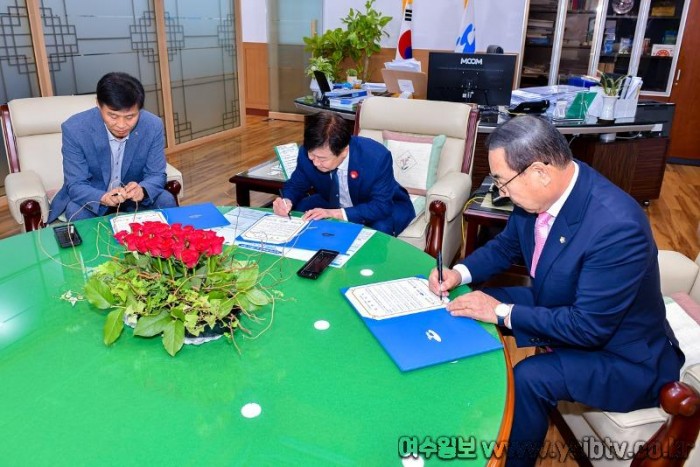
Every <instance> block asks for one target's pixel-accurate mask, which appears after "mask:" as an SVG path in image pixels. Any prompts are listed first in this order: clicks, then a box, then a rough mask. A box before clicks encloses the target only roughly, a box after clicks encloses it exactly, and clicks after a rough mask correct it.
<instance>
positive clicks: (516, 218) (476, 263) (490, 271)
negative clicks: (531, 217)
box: [462, 207, 528, 282]
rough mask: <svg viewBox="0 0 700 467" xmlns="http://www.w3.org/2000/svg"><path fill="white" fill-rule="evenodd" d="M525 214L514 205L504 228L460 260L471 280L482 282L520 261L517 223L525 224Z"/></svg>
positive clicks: (519, 236)
mask: <svg viewBox="0 0 700 467" xmlns="http://www.w3.org/2000/svg"><path fill="white" fill-rule="evenodd" d="M527 216H528V214H526V213H525V211H523V210H522V209H520V208H518V207H516V208H515V209H514V210H513V214H511V216H510V218H509V220H508V223H507V224H506V228H505V229H503V231H502V232H501V233H500V234H498V235H497V236H496V237H495V238H493V239H492V240H491V241H489V242H488V243H486V245H484V246H483V247H481V248H478V249H477V250H476V251H474V252H473V253H472V254H471V255H469V256H468V257H467V258H465V259H464V260H463V261H462V264H464V265H465V266H466V267H467V269H469V272H470V273H471V275H472V282H483V281H485V280H487V279H489V278H490V277H491V276H493V275H495V274H498V273H500V272H503V271H506V270H507V269H508V268H510V266H511V265H513V264H517V263H521V262H522V260H523V258H522V248H521V245H520V238H521V235H520V232H519V230H520V229H521V228H522V227H519V226H518V224H521V225H524V224H527V221H526V218H527Z"/></svg>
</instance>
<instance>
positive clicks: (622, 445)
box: [553, 250, 700, 467]
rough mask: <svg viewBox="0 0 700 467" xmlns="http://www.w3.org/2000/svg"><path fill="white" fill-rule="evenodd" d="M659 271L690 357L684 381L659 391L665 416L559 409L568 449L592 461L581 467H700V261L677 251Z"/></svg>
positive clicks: (663, 256) (663, 258) (664, 254)
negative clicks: (699, 446) (579, 447)
mask: <svg viewBox="0 0 700 467" xmlns="http://www.w3.org/2000/svg"><path fill="white" fill-rule="evenodd" d="M659 269H660V272H661V291H662V292H663V294H664V296H665V297H670V298H673V300H674V301H671V300H669V299H667V317H668V319H669V323H670V324H671V327H672V328H673V330H674V332H675V333H676V337H677V338H678V340H679V342H680V344H681V348H682V349H683V352H684V353H685V356H686V363H685V366H684V368H683V370H681V381H680V382H674V383H669V384H667V385H666V386H664V388H663V389H662V390H661V395H660V397H661V407H662V408H663V410H662V408H650V409H642V410H636V411H634V412H628V413H616V412H604V411H600V410H595V409H591V408H588V407H585V406H583V405H581V404H571V403H566V402H564V403H560V404H559V406H558V413H556V412H555V413H554V414H553V421H554V423H555V424H556V425H557V427H558V429H559V431H560V432H561V433H562V435H563V436H564V438H565V439H566V440H567V443H569V445H570V446H573V445H575V444H574V443H575V442H578V443H580V444H581V445H583V446H586V448H587V449H584V452H583V453H580V454H579V455H582V454H585V455H591V457H592V458H590V459H588V458H585V457H584V458H581V459H579V465H582V466H585V465H594V466H600V467H602V466H606V467H607V466H610V467H613V466H628V465H632V466H636V467H641V466H657V467H671V466H674V467H676V466H677V467H680V466H682V465H685V466H687V467H692V466H698V465H700V452H699V451H700V450H699V449H697V448H695V449H692V447H693V445H695V444H696V443H697V441H698V431H699V430H700V348H698V346H697V344H696V343H697V342H698V340H700V324H698V320H700V255H698V257H697V258H696V260H695V262H693V261H692V260H690V259H689V258H687V257H685V256H683V255H682V254H680V253H678V252H675V251H665V250H662V251H659ZM619 390H620V391H624V390H625V389H624V388H622V387H621V388H619ZM558 414H561V418H559V416H558ZM642 445H643V446H642ZM691 449H692V450H691ZM586 451H587V452H586ZM635 451H638V453H637V455H636V458H634V459H633V455H634V452H635ZM664 452H666V454H664ZM669 452H670V454H669ZM686 457H687V459H686Z"/></svg>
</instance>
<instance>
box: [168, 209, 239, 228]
mask: <svg viewBox="0 0 700 467" xmlns="http://www.w3.org/2000/svg"><path fill="white" fill-rule="evenodd" d="M161 212H162V213H163V215H164V216H165V220H166V221H167V222H168V224H170V225H172V224H178V223H179V224H182V225H191V226H192V227H194V228H196V229H210V228H212V227H222V226H224V225H229V224H230V222H229V221H228V220H227V219H226V218H225V217H224V215H223V214H221V212H219V210H218V209H217V208H216V206H214V204H212V203H202V204H191V205H189V206H180V207H177V208H165V209H161Z"/></svg>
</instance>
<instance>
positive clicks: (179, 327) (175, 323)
mask: <svg viewBox="0 0 700 467" xmlns="http://www.w3.org/2000/svg"><path fill="white" fill-rule="evenodd" d="M184 343H185V325H184V323H183V322H182V321H180V320H177V319H175V320H172V321H170V322H169V323H168V324H167V325H166V326H165V329H163V347H165V350H166V351H167V352H168V353H169V354H170V355H171V356H173V357H174V356H175V354H176V353H178V352H179V351H180V349H181V348H182V344H184Z"/></svg>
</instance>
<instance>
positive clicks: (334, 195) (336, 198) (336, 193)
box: [328, 169, 340, 209]
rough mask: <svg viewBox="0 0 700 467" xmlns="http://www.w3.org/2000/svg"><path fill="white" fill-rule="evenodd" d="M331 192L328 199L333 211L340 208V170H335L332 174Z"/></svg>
mask: <svg viewBox="0 0 700 467" xmlns="http://www.w3.org/2000/svg"><path fill="white" fill-rule="evenodd" d="M330 174H331V192H330V196H329V199H328V204H329V206H330V208H331V209H337V208H339V207H340V185H339V183H338V170H337V169H336V170H333V171H332V172H331V173H330Z"/></svg>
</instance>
